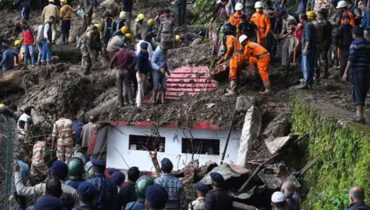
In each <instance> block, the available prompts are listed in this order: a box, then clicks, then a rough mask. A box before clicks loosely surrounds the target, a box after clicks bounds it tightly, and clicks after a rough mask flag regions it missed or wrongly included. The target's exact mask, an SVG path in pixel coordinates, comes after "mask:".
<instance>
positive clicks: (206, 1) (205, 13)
mask: <svg viewBox="0 0 370 210" xmlns="http://www.w3.org/2000/svg"><path fill="white" fill-rule="evenodd" d="M215 2H216V1H215V0H195V1H194V8H195V16H196V17H197V21H196V22H197V24H204V23H209V21H210V19H211V18H212V15H213V9H214V4H215Z"/></svg>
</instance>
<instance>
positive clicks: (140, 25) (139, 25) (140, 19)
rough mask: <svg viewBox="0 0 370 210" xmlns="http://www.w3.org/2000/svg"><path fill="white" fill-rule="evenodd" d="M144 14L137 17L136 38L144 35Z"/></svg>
mask: <svg viewBox="0 0 370 210" xmlns="http://www.w3.org/2000/svg"><path fill="white" fill-rule="evenodd" d="M144 19H145V16H144V14H139V15H138V16H137V17H136V20H135V25H134V36H137V35H139V34H140V36H142V35H143V28H144Z"/></svg>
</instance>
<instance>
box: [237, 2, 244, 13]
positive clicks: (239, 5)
mask: <svg viewBox="0 0 370 210" xmlns="http://www.w3.org/2000/svg"><path fill="white" fill-rule="evenodd" d="M242 9H243V4H242V3H240V2H238V3H236V5H235V11H240V10H242Z"/></svg>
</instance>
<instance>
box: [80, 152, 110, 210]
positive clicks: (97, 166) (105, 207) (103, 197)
mask: <svg viewBox="0 0 370 210" xmlns="http://www.w3.org/2000/svg"><path fill="white" fill-rule="evenodd" d="M91 163H92V164H93V171H94V174H95V177H94V178H91V179H89V180H87V182H89V183H91V184H92V185H94V186H95V187H96V189H97V190H98V196H97V197H96V199H95V201H96V205H97V209H98V210H111V209H113V208H112V207H113V202H114V200H115V199H116V196H117V187H116V186H114V183H113V182H112V181H111V180H110V179H107V178H106V177H105V175H104V170H105V161H104V160H100V159H97V158H95V157H92V158H91Z"/></svg>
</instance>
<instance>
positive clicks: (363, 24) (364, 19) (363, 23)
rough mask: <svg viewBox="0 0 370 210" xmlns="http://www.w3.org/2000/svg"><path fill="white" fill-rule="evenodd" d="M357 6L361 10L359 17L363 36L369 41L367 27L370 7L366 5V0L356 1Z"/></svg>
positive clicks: (369, 24)
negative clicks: (360, 17)
mask: <svg viewBox="0 0 370 210" xmlns="http://www.w3.org/2000/svg"><path fill="white" fill-rule="evenodd" d="M358 7H359V8H360V9H361V11H362V14H363V16H362V19H361V28H362V29H363V30H364V37H365V39H367V40H368V41H370V37H369V29H370V8H368V7H367V1H366V0H360V1H359V3H358Z"/></svg>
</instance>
